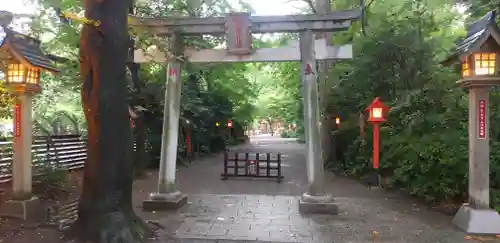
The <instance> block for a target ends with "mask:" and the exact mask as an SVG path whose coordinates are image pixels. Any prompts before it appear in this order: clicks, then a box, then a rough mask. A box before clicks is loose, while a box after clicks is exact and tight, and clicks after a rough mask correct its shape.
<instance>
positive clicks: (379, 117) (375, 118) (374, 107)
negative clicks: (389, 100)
mask: <svg viewBox="0 0 500 243" xmlns="http://www.w3.org/2000/svg"><path fill="white" fill-rule="evenodd" d="M366 110H367V111H368V113H369V116H368V122H370V123H372V124H378V123H382V122H385V117H384V116H385V114H387V112H388V111H389V107H387V106H386V105H384V103H382V100H381V99H380V98H379V97H377V98H375V99H374V100H373V101H372V103H371V104H370V106H368V108H366Z"/></svg>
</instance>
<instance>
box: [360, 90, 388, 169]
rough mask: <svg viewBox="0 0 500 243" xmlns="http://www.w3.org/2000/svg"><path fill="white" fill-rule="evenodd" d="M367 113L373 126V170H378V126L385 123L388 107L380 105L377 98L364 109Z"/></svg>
mask: <svg viewBox="0 0 500 243" xmlns="http://www.w3.org/2000/svg"><path fill="white" fill-rule="evenodd" d="M366 110H367V111H368V113H369V117H368V122H369V123H371V124H373V168H374V169H378V164H379V150H380V148H379V147H380V144H379V139H380V131H379V124H380V123H382V122H385V117H384V116H385V114H387V112H388V111H389V107H388V106H386V105H384V103H382V100H380V98H379V97H377V98H375V99H374V100H373V101H372V103H371V104H370V106H368V108H366Z"/></svg>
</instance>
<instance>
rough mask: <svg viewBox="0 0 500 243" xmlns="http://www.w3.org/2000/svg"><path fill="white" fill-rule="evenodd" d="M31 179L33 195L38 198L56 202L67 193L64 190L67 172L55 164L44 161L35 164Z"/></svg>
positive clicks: (65, 189)
mask: <svg viewBox="0 0 500 243" xmlns="http://www.w3.org/2000/svg"><path fill="white" fill-rule="evenodd" d="M37 166H38V168H37V169H36V175H35V176H34V177H33V193H34V194H36V195H37V196H38V197H39V198H42V199H49V200H56V199H58V198H60V197H61V196H64V195H65V194H66V193H68V190H67V188H66V186H67V184H66V183H67V178H68V171H67V170H66V169H65V168H61V167H60V166H58V165H57V164H56V163H55V162H52V161H50V160H48V159H44V160H42V161H41V162H39V163H37Z"/></svg>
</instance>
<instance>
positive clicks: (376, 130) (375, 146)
mask: <svg viewBox="0 0 500 243" xmlns="http://www.w3.org/2000/svg"><path fill="white" fill-rule="evenodd" d="M379 138H380V131H379V125H378V124H377V123H375V124H373V168H374V169H378V161H379V152H380V147H379V145H380V144H379V142H380V141H379Z"/></svg>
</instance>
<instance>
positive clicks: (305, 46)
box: [299, 31, 338, 214]
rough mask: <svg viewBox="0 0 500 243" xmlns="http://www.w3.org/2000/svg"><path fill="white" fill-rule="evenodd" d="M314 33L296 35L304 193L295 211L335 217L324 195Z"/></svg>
mask: <svg viewBox="0 0 500 243" xmlns="http://www.w3.org/2000/svg"><path fill="white" fill-rule="evenodd" d="M314 43H315V41H314V34H313V32H311V31H305V32H301V33H300V53H301V54H300V55H301V72H302V95H303V97H304V124H305V133H306V134H305V135H306V148H307V152H306V156H307V159H306V161H307V179H308V181H309V188H308V191H307V192H305V193H304V194H302V196H301V197H300V199H299V212H301V213H320V214H338V206H337V204H336V203H335V200H334V199H333V196H332V195H329V194H327V193H326V192H325V187H324V173H325V172H324V169H323V163H324V162H323V153H322V147H321V135H320V126H321V125H320V112H319V99H318V98H319V97H318V72H317V68H316V58H315V56H316V55H315V48H314Z"/></svg>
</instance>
